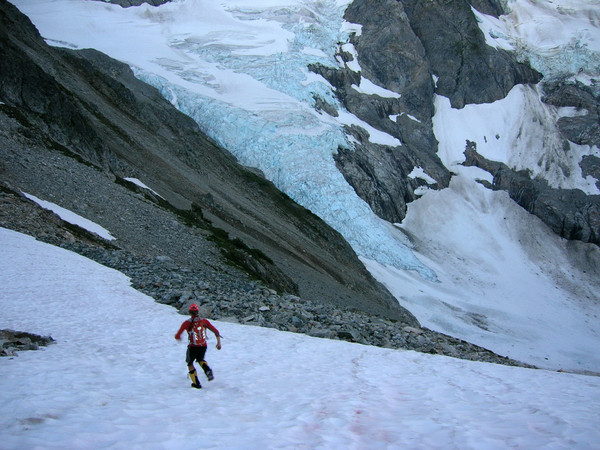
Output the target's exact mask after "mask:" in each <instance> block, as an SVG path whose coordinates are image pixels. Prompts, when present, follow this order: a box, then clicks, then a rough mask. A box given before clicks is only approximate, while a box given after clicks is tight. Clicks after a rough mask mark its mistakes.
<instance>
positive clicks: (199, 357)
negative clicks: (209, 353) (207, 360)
mask: <svg viewBox="0 0 600 450" xmlns="http://www.w3.org/2000/svg"><path fill="white" fill-rule="evenodd" d="M204 355H206V347H192V346H189V347H188V348H187V352H185V362H186V363H187V365H188V366H190V365H191V364H192V363H193V362H194V361H198V362H201V361H204Z"/></svg>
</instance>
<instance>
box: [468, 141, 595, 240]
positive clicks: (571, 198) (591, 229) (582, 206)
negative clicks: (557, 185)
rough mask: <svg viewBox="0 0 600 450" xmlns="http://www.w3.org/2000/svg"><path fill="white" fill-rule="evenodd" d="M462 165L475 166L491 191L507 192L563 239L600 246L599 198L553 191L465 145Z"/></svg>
mask: <svg viewBox="0 0 600 450" xmlns="http://www.w3.org/2000/svg"><path fill="white" fill-rule="evenodd" d="M465 156H466V160H465V162H464V163H463V164H464V165H465V166H475V167H479V168H481V169H484V170H486V171H487V172H489V173H491V174H492V175H493V176H494V180H493V184H492V186H490V187H491V188H492V189H494V190H503V191H506V192H508V195H509V196H510V198H512V199H513V200H514V201H515V202H516V203H518V204H519V205H520V206H521V207H523V208H524V209H526V210H527V211H529V212H530V213H531V214H534V215H535V216H537V217H539V218H540V219H541V220H542V221H543V222H544V223H545V224H546V225H548V226H549V227H550V228H551V229H552V230H553V231H554V232H555V233H556V234H558V235H559V236H562V237H564V238H565V239H570V240H578V241H583V242H589V243H592V244H596V245H600V195H586V194H585V193H584V192H583V191H581V190H579V189H553V188H551V187H550V186H549V185H548V183H547V182H546V181H545V180H540V179H531V177H530V175H529V173H528V172H527V171H515V170H512V169H510V168H509V167H507V166H506V165H505V164H503V163H499V162H495V161H490V160H488V159H486V158H484V157H483V156H481V155H479V154H478V153H477V149H476V146H475V144H474V143H473V142H467V149H466V150H465Z"/></svg>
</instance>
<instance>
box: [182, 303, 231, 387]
mask: <svg viewBox="0 0 600 450" xmlns="http://www.w3.org/2000/svg"><path fill="white" fill-rule="evenodd" d="M189 313H190V316H191V317H190V318H189V319H187V320H186V321H185V322H183V323H182V324H181V326H180V327H179V331H177V334H175V339H177V340H178V341H179V340H180V339H181V333H183V332H184V331H187V333H188V340H189V343H188V348H187V352H186V354H185V362H186V363H187V364H188V370H189V371H190V378H191V379H192V387H194V388H196V389H200V388H202V385H201V384H200V381H199V380H198V374H197V373H196V368H195V367H194V361H198V363H199V364H200V367H202V370H204V374H205V375H206V378H208V381H212V380H213V379H214V376H213V372H212V370H211V369H210V367H208V364H207V363H206V361H204V355H205V354H206V329H207V328H208V329H209V330H210V331H212V332H213V333H214V334H215V336H216V337H217V350H221V335H220V334H219V330H217V329H216V328H215V327H214V326H213V325H212V324H211V323H210V322H209V321H208V320H206V319H200V318H199V317H198V305H196V304H195V303H193V304H191V305H190V308H189Z"/></svg>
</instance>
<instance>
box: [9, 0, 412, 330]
mask: <svg viewBox="0 0 600 450" xmlns="http://www.w3.org/2000/svg"><path fill="white" fill-rule="evenodd" d="M0 59H2V60H3V61H10V64H1V65H0V102H2V104H0V152H1V153H2V157H1V158H0V174H2V177H3V180H4V181H6V182H9V183H10V184H11V185H12V186H14V187H15V188H16V190H19V189H20V190H24V191H26V192H31V193H33V194H34V195H35V194H36V193H38V194H40V195H39V196H41V197H44V198H49V199H52V200H53V201H55V202H56V203H59V204H61V206H64V207H67V208H69V209H72V210H76V211H78V212H79V213H81V214H82V215H85V216H86V217H88V218H89V219H91V220H93V221H95V222H97V223H99V224H100V225H102V226H104V227H105V228H107V229H110V230H113V231H114V232H115V233H116V234H117V237H118V238H119V240H118V241H117V242H118V245H120V246H123V247H124V248H126V249H128V250H133V251H143V252H145V253H147V254H150V255H153V254H154V256H157V254H164V255H167V256H169V257H171V258H173V260H174V261H175V262H176V263H178V264H181V265H182V266H195V265H197V264H200V263H199V262H197V261H196V260H199V259H202V256H203V255H194V254H190V253H189V248H194V247H195V246H196V244H197V247H198V248H207V244H205V243H204V241H206V240H207V238H215V236H217V235H221V234H225V235H226V239H225V240H226V241H229V242H230V243H233V244H234V245H233V248H225V251H226V252H227V251H228V252H229V253H230V256H231V257H232V258H233V259H236V260H237V261H238V262H239V263H240V265H241V266H244V265H246V267H245V268H244V269H245V270H246V269H248V267H249V266H250V268H251V269H253V271H254V275H256V276H260V275H261V273H262V274H263V275H264V274H266V273H270V274H275V275H274V276H269V277H268V279H264V280H263V281H264V282H267V283H273V284H275V286H274V287H275V288H277V289H280V290H292V291H295V290H296V289H297V291H296V293H297V294H299V295H300V296H302V297H306V298H307V299H311V300H314V301H317V302H325V303H333V304H337V305H341V306H346V307H356V308H359V309H362V310H364V311H368V312H370V313H376V314H382V315H386V316H388V317H391V318H395V319H399V320H402V321H405V322H406V323H413V324H415V323H416V319H414V317H413V316H412V315H411V314H410V313H408V312H407V311H405V310H404V309H402V308H400V306H399V305H398V303H397V301H396V300H395V299H394V298H393V297H392V296H391V294H389V292H388V291H387V290H386V289H385V288H384V287H383V286H382V285H380V284H379V283H377V282H376V281H375V280H374V279H373V277H372V276H371V275H370V274H369V273H368V271H367V270H366V269H365V268H364V266H363V265H362V263H361V262H360V261H359V260H358V258H357V257H356V255H355V254H354V252H353V251H352V249H351V248H350V247H349V245H348V244H347V243H346V242H345V241H344V239H343V238H342V237H341V236H340V235H339V233H337V232H335V231H334V230H333V229H331V228H330V227H329V226H327V225H326V224H325V223H324V222H322V221H321V220H320V219H319V218H317V217H316V216H314V215H313V214H312V213H310V211H308V210H306V209H304V208H302V207H300V206H299V205H297V204H296V203H294V202H293V201H292V200H291V199H290V198H288V197H287V196H286V195H285V194H283V193H281V192H280V191H278V190H277V189H276V188H275V186H274V185H273V184H272V183H270V182H268V181H267V180H265V179H264V178H262V177H260V176H259V175H257V174H255V173H254V172H252V171H249V170H247V169H245V168H244V167H242V166H241V165H239V164H238V163H237V162H236V160H235V158H234V157H233V156H232V155H231V154H229V153H228V152H226V151H224V150H223V149H221V148H219V147H218V146H217V145H215V144H214V143H213V142H212V141H211V140H209V139H208V138H207V137H206V136H205V135H203V134H202V133H201V132H200V130H199V128H198V126H197V125H196V124H195V122H193V120H192V119H190V118H189V117H187V116H185V115H183V114H181V113H179V112H178V111H177V110H176V109H175V108H174V107H173V106H172V105H171V104H170V103H168V102H167V101H166V100H164V99H163V98H162V96H161V95H160V93H159V92H158V91H157V90H156V89H154V88H153V87H151V86H148V85H146V84H144V83H142V82H140V81H139V80H137V79H136V78H135V77H134V75H133V73H132V72H131V70H130V69H129V68H128V67H127V66H126V65H124V64H121V63H119V62H117V61H114V60H112V59H110V58H108V57H107V56H105V55H103V54H101V53H99V52H97V51H94V50H84V51H72V50H67V49H56V48H51V47H49V46H47V44H46V43H45V42H44V40H43V39H42V38H41V37H40V36H39V34H38V33H37V30H36V29H35V27H34V26H33V25H32V24H31V22H30V21H29V20H28V19H27V18H26V17H25V16H23V15H22V14H20V13H19V12H18V10H17V9H16V8H14V7H13V6H12V5H10V4H9V3H7V2H4V1H2V2H0ZM49 154H52V155H53V157H52V159H51V161H48V160H47V158H48V156H49ZM20 158H21V159H20ZM25 158H26V160H25ZM90 167H91V169H89V171H88V175H86V176H87V177H88V178H87V179H88V180H89V181H87V184H90V187H87V186H86V180H85V179H83V178H81V177H79V176H76V174H79V173H83V170H84V169H85V168H90ZM126 177H136V178H139V179H141V180H145V182H148V183H149V184H150V185H151V186H152V187H153V188H154V189H155V190H157V191H158V192H160V194H161V196H162V197H163V201H164V203H161V202H158V200H157V199H156V198H152V196H148V197H146V196H145V195H144V196H143V198H144V201H142V202H139V203H137V204H136V206H135V207H136V208H143V209H144V210H145V209H147V208H148V207H149V204H148V202H150V203H151V205H150V206H151V207H150V209H148V215H147V217H146V218H145V219H146V223H144V221H143V220H142V221H141V222H139V221H138V219H139V218H138V217H136V215H135V214H134V215H132V217H131V221H128V220H124V215H126V214H129V211H128V210H127V209H126V208H123V207H122V206H121V202H125V201H126V200H128V199H129V198H130V195H131V193H130V192H131V191H130V190H129V189H127V188H126V187H123V186H120V187H118V188H114V189H113V184H114V181H115V180H122V179H124V178H126ZM80 178H81V179H80ZM92 179H93V180H94V183H95V184H94V188H93V189H92V188H91V182H92ZM75 182H76V183H75ZM107 184H109V185H111V186H110V189H109V186H107ZM105 189H107V194H106V195H104V196H98V195H97V193H98V192H100V191H102V190H105ZM108 192H110V194H109V193H108ZM42 194H43V195H42ZM138 195H141V194H139V193H138ZM192 205H194V210H193V211H192ZM166 209H169V210H171V209H173V210H178V211H187V212H188V213H186V214H187V215H186V214H184V216H185V217H186V220H188V221H191V223H192V225H190V224H189V223H188V222H185V221H184V222H182V220H181V219H180V218H179V219H178V218H177V217H176V216H173V218H172V219H171V220H170V221H163V222H162V223H163V225H161V226H165V231H164V232H162V234H161V233H155V231H156V230H155V229H154V228H153V226H151V225H150V224H153V223H154V222H153V221H154V215H155V214H158V212H159V211H164V210H166ZM117 211H118V213H116V212H117ZM190 211H191V213H189V212H190ZM161 214H162V213H161ZM134 223H138V224H139V228H136V227H135V226H134ZM169 223H171V224H172V225H173V226H172V228H173V229H172V230H170V229H169V228H168V224H169ZM181 223H183V225H184V229H183V230H186V231H185V233H184V234H186V235H187V236H188V237H189V239H192V241H186V240H185V239H183V238H182V239H180V240H170V239H171V234H174V235H181V236H183V234H181V233H182V232H181V231H176V230H182V229H181V228H180V224H181ZM158 225H160V224H157V226H158ZM190 226H191V227H192V228H189V227H190ZM186 227H187V228H186ZM198 227H199V228H200V229H198ZM202 227H204V228H202ZM217 230H220V231H219V232H217ZM150 236H152V240H151V239H150ZM186 239H187V238H186ZM237 240H239V242H238V241H237ZM186 242H187V243H186ZM236 243H237V245H236ZM240 243H241V244H240ZM222 249H223V248H222ZM239 252H241V255H240V253H239ZM257 255H259V256H258V257H257ZM263 256H264V257H263ZM271 262H272V264H271ZM256 263H258V265H257V264H256ZM250 271H252V270H250ZM289 280H291V283H289V282H288V281H289ZM295 286H296V287H297V288H296V287H295Z"/></svg>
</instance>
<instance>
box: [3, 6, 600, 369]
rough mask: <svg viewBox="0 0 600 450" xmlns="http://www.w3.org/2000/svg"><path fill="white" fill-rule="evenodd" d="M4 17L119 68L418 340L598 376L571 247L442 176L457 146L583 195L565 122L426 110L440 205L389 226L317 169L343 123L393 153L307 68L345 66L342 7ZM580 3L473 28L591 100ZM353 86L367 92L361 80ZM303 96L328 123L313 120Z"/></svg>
mask: <svg viewBox="0 0 600 450" xmlns="http://www.w3.org/2000/svg"><path fill="white" fill-rule="evenodd" d="M14 3H15V4H16V6H17V7H19V9H21V11H23V12H24V13H25V14H27V15H28V16H29V17H30V18H31V19H32V21H33V22H34V23H35V24H36V26H37V27H38V29H39V30H40V32H41V34H42V36H44V37H45V38H46V40H47V41H48V42H49V43H51V44H53V45H61V46H67V47H70V48H87V47H92V48H96V49H98V50H100V51H102V52H104V53H106V54H108V55H110V56H112V57H113V58H116V59H118V60H121V61H123V62H125V63H127V64H129V65H130V66H131V67H132V68H133V69H134V71H135V73H136V75H137V76H138V77H139V78H141V79H142V80H144V81H146V82H148V83H150V84H152V85H154V86H155V87H157V88H158V89H159V90H160V91H161V92H162V94H163V95H164V96H165V98H167V99H169V100H170V101H171V102H172V103H173V104H174V105H175V106H176V107H177V108H178V109H180V110H181V111H183V112H184V113H186V114H188V115H189V116H191V117H192V118H194V119H195V120H196V121H197V122H198V124H199V125H200V127H201V129H202V130H203V131H204V132H205V133H206V134H207V135H209V136H210V137H211V138H213V139H214V140H215V141H216V142H218V143H219V144H220V145H222V146H223V147H225V148H226V149H228V150H229V151H231V152H232V153H233V154H234V155H235V156H236V157H237V158H238V159H239V161H240V162H241V163H242V164H245V165H247V166H252V167H256V168H258V169H260V170H261V171H262V172H263V173H264V174H265V176H266V177H267V178H268V179H270V180H271V181H273V182H274V183H275V184H276V185H277V187H279V188H280V189H281V190H282V191H284V192H285V193H287V194H288V195H289V196H290V197H291V198H293V199H294V200H295V201H297V202H298V203H300V204H301V205H303V206H305V207H306V208H308V209H310V210H311V211H313V212H314V213H315V214H317V215H318V216H320V217H321V218H322V219H324V220H325V221H326V222H327V223H328V224H330V225H331V226H332V227H334V228H335V229H337V230H338V231H339V232H340V233H341V234H342V235H343V236H344V237H345V238H346V239H347V240H348V242H349V243H350V244H351V245H352V247H353V248H354V249H355V251H356V252H357V254H359V256H360V257H361V260H362V261H363V262H364V263H365V265H366V266H367V268H368V269H369V270H370V271H371V272H372V273H373V274H374V275H375V277H376V278H377V279H379V280H380V281H382V282H383V283H384V284H386V286H387V287H388V288H389V289H390V291H391V292H392V293H393V294H394V295H395V296H396V298H397V299H398V301H399V302H400V304H402V306H404V307H406V308H407V309H409V310H410V311H411V312H413V314H415V316H416V317H417V319H418V320H419V321H420V322H421V323H422V324H423V325H424V326H427V327H429V328H432V329H435V330H437V331H442V332H445V333H448V334H451V335H454V336H457V337H460V338H462V339H465V340H468V341H470V342H473V343H476V344H479V345H482V346H485V347H487V348H490V349H491V350H494V351H496V352H497V353H500V354H504V355H507V356H510V357H513V358H516V359H520V360H523V361H527V362H530V363H533V364H537V365H540V366H542V367H552V368H563V369H570V370H592V371H596V372H600V356H597V355H596V354H597V352H596V351H595V349H596V348H597V346H598V345H599V343H600V330H599V329H598V325H597V322H598V321H597V318H598V317H600V296H599V294H598V292H600V281H599V280H597V279H594V277H593V276H592V274H591V273H586V270H585V267H583V266H582V265H581V264H577V263H574V262H573V260H574V256H573V245H570V244H569V243H568V242H566V241H565V240H564V239H561V238H558V237H557V236H554V235H552V233H549V232H548V230H547V228H546V227H545V226H544V225H543V224H541V223H540V221H539V220H538V219H536V218H535V217H533V216H531V215H529V214H527V213H525V212H524V211H523V210H522V209H521V208H520V207H518V206H517V205H516V204H514V202H512V201H510V200H509V199H508V198H507V196H506V194H505V193H501V192H490V191H487V190H485V189H484V188H483V187H482V186H481V185H480V184H479V183H477V182H476V180H478V179H485V180H488V181H490V174H488V173H486V172H484V171H482V170H480V169H476V168H465V167H462V166H461V165H460V163H461V162H462V160H463V158H464V157H463V155H462V152H463V151H464V143H465V140H466V139H469V140H471V141H475V142H477V145H478V151H479V152H480V153H481V154H482V155H484V156H486V157H488V158H490V159H494V160H497V161H502V162H505V163H507V164H509V165H510V166H511V167H515V168H517V169H528V170H530V171H531V172H532V173H533V174H534V176H540V177H544V178H545V179H547V180H548V182H549V183H550V184H551V185H552V186H554V187H562V188H578V189H582V190H584V191H585V192H587V193H589V194H598V193H599V191H598V188H597V186H596V185H595V183H594V180H593V179H592V178H591V177H587V178H583V177H582V176H581V171H580V170H578V166H577V165H578V162H579V160H580V159H581V157H582V156H583V155H596V156H599V155H600V153H599V151H598V149H597V148H596V147H589V146H575V145H574V144H572V145H571V148H572V151H571V152H568V153H566V152H564V151H562V147H561V146H560V139H559V136H558V130H557V129H556V127H555V125H554V123H555V122H556V119H557V118H558V117H561V116H563V115H573V114H577V112H576V111H573V110H570V109H568V108H554V107H551V106H549V105H545V104H543V103H542V102H541V100H540V96H541V95H542V93H541V92H540V89H539V87H537V86H533V87H525V86H517V87H515V88H514V89H513V90H512V91H511V92H510V93H509V95H508V96H507V97H506V98H505V99H502V100H498V101H496V102H494V103H492V104H483V105H467V106H466V107H465V108H463V109H461V110H456V109H453V108H451V107H450V104H449V102H448V100H447V99H445V98H443V97H437V98H436V99H435V107H436V115H435V116H434V118H433V123H434V132H435V135H436V138H437V139H438V141H439V143H440V144H439V151H438V155H439V156H440V158H441V160H442V161H443V162H444V164H445V165H446V166H447V167H448V169H449V170H451V171H452V172H453V173H454V174H455V175H454V177H453V180H452V182H451V184H450V186H449V188H447V189H445V190H442V191H432V190H428V189H426V188H422V189H421V190H420V191H419V193H420V194H422V197H421V198H420V199H418V200H416V201H414V202H413V203H411V204H409V207H408V212H407V216H406V219H405V220H404V222H403V223H402V224H395V225H394V224H390V223H387V222H385V221H383V220H381V219H380V218H378V217H377V216H375V215H374V214H373V213H372V211H371V210H370V208H369V206H368V205H367V204H366V203H365V202H364V201H362V200H361V199H360V198H358V196H356V194H355V192H354V190H353V189H352V188H351V187H350V186H349V185H348V184H347V183H346V181H345V179H344V178H343V176H342V175H341V173H340V172H339V171H338V170H337V168H336V166H335V162H334V159H333V155H334V154H335V152H336V151H337V149H338V147H343V148H350V149H351V148H352V145H353V143H352V140H351V139H349V138H348V137H347V136H346V135H345V133H344V125H351V124H354V125H358V126H361V127H363V128H364V129H365V130H367V131H368V132H369V134H370V139H371V141H373V142H376V143H383V144H385V145H390V146H401V145H402V143H401V142H400V141H398V140H397V139H395V138H394V137H393V136H389V135H386V134H385V133H382V132H378V131H377V130H375V129H373V128H372V127H370V126H369V125H368V124H366V123H364V122H361V121H360V120H359V119H358V118H356V117H355V116H353V115H352V114H350V113H348V112H347V111H344V110H343V109H342V107H341V106H340V104H339V103H338V102H337V100H336V98H335V96H334V95H333V93H332V87H331V86H330V85H329V84H328V83H327V81H325V80H324V79H323V78H321V77H320V76H318V75H316V74H314V73H310V72H309V71H308V69H307V65H308V64H310V63H320V64H323V65H327V66H331V67H337V66H339V65H341V64H344V62H343V61H341V60H338V59H336V56H335V53H336V49H337V48H338V46H340V45H342V46H344V49H346V50H349V51H353V49H352V48H350V47H349V46H348V45H349V44H348V42H347V40H348V35H349V33H350V32H351V31H352V32H356V33H360V26H359V25H356V24H349V23H346V22H344V20H343V12H344V9H345V8H346V6H347V5H348V4H349V3H350V1H349V0H338V1H334V0H326V1H311V0H258V1H253V2H249V1H244V0H233V1H227V2H224V1H218V2H215V1H205V0H180V1H174V2H171V3H168V4H165V5H163V6H160V7H158V8H155V7H151V6H148V5H142V6H140V7H135V8H127V9H123V8H121V7H119V6H115V5H111V4H107V3H101V2H84V1H81V0H51V1H42V0H16V1H15V2H14ZM597 4H598V2H597V0H565V1H561V2H560V4H558V3H553V4H550V3H549V2H542V1H539V0H535V1H528V2H517V1H514V0H510V1H508V2H507V5H508V6H509V8H510V9H511V12H510V13H509V14H508V15H506V16H502V17H501V18H500V19H495V18H491V17H489V16H484V15H481V14H478V18H479V20H480V26H481V28H482V30H483V31H484V33H485V34H486V37H487V38H488V43H489V44H490V45H494V46H498V47H501V48H507V49H510V50H514V51H516V52H517V53H518V54H519V55H520V58H522V59H523V60H527V61H529V62H530V63H531V64H532V65H533V67H534V68H536V69H537V70H540V71H541V72H542V73H544V75H545V77H546V78H552V77H555V78H561V77H562V78H565V77H567V78H568V77H570V78H572V79H577V80H579V81H581V82H584V83H585V84H586V85H592V86H593V83H594V79H596V78H597V77H598V75H599V74H600V69H599V67H598V55H599V54H600V50H599V48H598V43H599V42H600V32H599V31H598V23H599V21H598V13H597V12H596V11H597ZM557 24H558V25H557ZM557 29H558V30H560V32H556V30H557ZM354 64H356V61H355V62H354ZM355 69H357V70H359V67H355ZM356 88H358V89H361V90H362V91H363V92H365V93H374V94H375V93H377V94H378V95H381V93H382V91H381V89H378V88H377V87H376V86H374V85H373V84H372V83H371V82H370V81H369V80H366V81H365V82H364V83H363V82H361V83H360V86H356ZM356 88H355V89H356ZM314 96H319V97H320V98H322V99H324V100H326V101H327V102H328V103H329V104H331V105H332V106H334V107H335V108H336V109H337V110H338V112H339V116H338V117H331V116H329V115H326V114H322V113H319V112H317V111H316V110H315V108H314V101H315V100H314ZM390 119H391V120H393V119H392V118H390ZM411 175H414V176H416V175H418V170H417V171H416V172H414V173H413V174H411ZM407 236H410V239H408V238H407ZM577 246H579V244H577ZM579 247H582V248H583V250H582V252H584V253H585V252H587V254H588V255H597V253H598V251H597V248H595V247H594V246H586V245H581V246H579ZM565 312H568V314H566V313H565ZM566 317H567V318H568V320H567V319H565V318H566Z"/></svg>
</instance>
